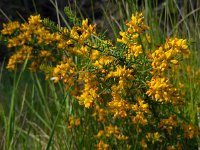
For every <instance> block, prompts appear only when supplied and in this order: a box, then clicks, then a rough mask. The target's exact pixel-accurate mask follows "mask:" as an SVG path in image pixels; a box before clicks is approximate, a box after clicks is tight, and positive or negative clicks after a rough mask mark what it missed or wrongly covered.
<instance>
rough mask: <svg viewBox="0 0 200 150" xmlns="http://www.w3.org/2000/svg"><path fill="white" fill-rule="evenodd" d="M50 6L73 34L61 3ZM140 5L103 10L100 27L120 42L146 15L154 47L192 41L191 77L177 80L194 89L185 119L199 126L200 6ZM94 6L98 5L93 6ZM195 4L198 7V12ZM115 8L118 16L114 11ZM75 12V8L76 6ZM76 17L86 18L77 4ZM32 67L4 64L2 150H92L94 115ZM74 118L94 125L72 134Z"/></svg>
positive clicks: (131, 1)
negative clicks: (133, 20)
mask: <svg viewBox="0 0 200 150" xmlns="http://www.w3.org/2000/svg"><path fill="white" fill-rule="evenodd" d="M50 2H51V3H52V5H53V6H54V7H55V9H56V14H57V20H58V22H57V24H58V26H59V27H60V26H61V23H60V22H64V23H65V25H66V26H67V27H69V28H70V23H69V22H68V20H67V19H66V18H65V15H63V14H62V13H61V12H60V10H59V9H58V6H57V2H56V1H55V2H54V1H52V0H50ZM138 2H139V1H135V0H128V1H125V0H122V1H117V0H116V1H114V0H113V1H109V2H107V4H106V5H103V4H102V5H101V8H102V13H103V17H102V20H100V23H101V26H102V27H103V28H101V29H100V31H102V32H104V33H103V35H105V36H106V35H108V36H109V37H111V38H113V39H114V38H117V37H118V32H119V31H120V30H121V29H122V30H124V29H125V25H124V22H125V21H126V20H127V18H130V17H131V14H132V13H134V12H136V11H143V12H144V15H145V18H146V20H145V21H146V23H147V24H148V25H149V26H150V28H151V29H152V30H151V32H150V35H151V37H152V38H153V39H152V45H160V44H161V43H162V42H163V41H164V40H165V38H166V37H167V36H178V37H179V36H180V37H184V38H187V39H189V42H190V47H191V50H192V55H191V57H192V59H190V60H189V61H187V62H186V64H187V65H188V66H190V70H188V72H186V71H187V66H183V69H182V70H183V72H182V75H181V78H177V81H182V82H183V83H185V85H186V86H187V89H188V91H187V95H186V97H187V99H189V101H188V106H187V107H186V109H185V110H184V113H185V115H189V116H190V117H191V118H192V120H191V121H192V122H193V123H194V124H195V125H196V126H198V123H199V120H198V118H197V113H198V112H197V110H198V105H199V104H200V101H199V99H200V86H198V85H199V84H195V83H197V82H200V78H199V77H198V76H196V75H195V74H196V71H198V70H199V68H200V59H199V58H200V57H199V48H200V42H199V41H200V26H199V21H200V7H198V6H200V5H199V1H198V0H196V1H192V0H188V1H187V0H184V1H183V5H180V4H179V3H178V2H177V1H175V0H166V1H164V2H163V3H162V4H158V1H157V0H156V1H154V2H152V1H148V0H145V1H142V2H141V4H140V6H139V4H138ZM91 3H92V4H94V2H93V1H91ZM193 4H196V5H195V6H196V7H194V6H193ZM113 6H115V9H116V10H113V9H111V8H112V7H113ZM34 7H35V5H34ZM69 7H71V8H72V6H71V3H70V2H69ZM35 9H37V8H35ZM73 9H74V6H73ZM74 11H75V12H76V13H77V14H78V16H84V14H83V13H82V10H81V8H79V1H75V10H74ZM94 12H95V6H93V5H92V8H91V13H93V14H94ZM92 16H93V18H90V20H91V22H92V21H93V22H95V16H94V15H92ZM97 26H98V24H97ZM106 28H107V29H109V30H106ZM78 62H79V60H77V63H78ZM26 64H27V61H26V62H25V63H24V65H23V66H21V69H20V70H18V71H16V72H10V71H8V70H6V69H5V64H4V63H1V68H0V137H1V138H0V149H6V150H9V149H47V150H48V149H59V150H60V149H83V148H84V149H92V148H91V147H92V145H94V144H93V143H95V141H94V139H93V136H94V135H93V133H94V132H97V131H98V125H95V123H94V122H90V120H91V116H89V115H88V113H91V112H90V110H87V109H85V108H83V107H82V106H80V105H79V104H78V103H77V102H76V101H73V100H72V99H73V98H72V97H70V95H69V93H68V91H66V90H65V87H64V86H63V85H62V83H58V84H54V83H53V81H51V80H47V81H46V80H45V77H44V75H43V74H42V73H40V72H37V73H32V72H30V71H27V70H26V69H25V68H26ZM188 79H189V80H188ZM72 106H73V108H72ZM74 106H76V107H74ZM74 108H76V109H74ZM71 115H74V116H77V117H78V116H79V117H80V118H84V122H85V123H88V124H89V125H88V124H83V125H82V126H81V127H77V128H76V129H71V131H70V130H68V129H67V121H68V120H67V119H68V118H69V116H71ZM87 126H89V127H91V128H87ZM84 127H85V128H84ZM90 131H91V132H90ZM86 133H87V135H86ZM88 133H89V134H90V133H91V135H88ZM133 142H134V141H133ZM118 148H119V149H120V148H121V147H120V146H119V147H118ZM132 148H133V149H134V147H132ZM135 149H137V148H135ZM163 149H164V148H163Z"/></svg>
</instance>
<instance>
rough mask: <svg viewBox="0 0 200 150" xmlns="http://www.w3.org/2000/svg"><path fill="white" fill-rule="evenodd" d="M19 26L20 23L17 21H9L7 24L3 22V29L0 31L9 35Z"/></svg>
mask: <svg viewBox="0 0 200 150" xmlns="http://www.w3.org/2000/svg"><path fill="white" fill-rule="evenodd" d="M19 28H20V23H19V22H17V21H14V22H9V23H8V24H3V29H2V30H1V33H2V34H3V35H11V34H13V32H14V31H15V30H17V29H19Z"/></svg>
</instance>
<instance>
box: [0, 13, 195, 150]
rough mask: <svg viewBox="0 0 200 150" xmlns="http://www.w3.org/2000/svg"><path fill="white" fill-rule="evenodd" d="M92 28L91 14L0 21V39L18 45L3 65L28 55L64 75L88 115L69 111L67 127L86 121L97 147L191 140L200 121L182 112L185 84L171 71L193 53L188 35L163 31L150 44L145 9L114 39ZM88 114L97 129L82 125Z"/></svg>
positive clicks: (51, 73) (59, 77)
mask: <svg viewBox="0 0 200 150" xmlns="http://www.w3.org/2000/svg"><path fill="white" fill-rule="evenodd" d="M95 28H96V25H89V24H88V19H86V20H83V21H82V23H80V24H78V23H77V24H76V25H74V26H73V27H72V28H71V29H67V28H66V27H61V28H58V27H57V26H56V25H54V24H53V23H52V22H50V21H49V20H47V19H44V20H42V19H41V17H40V16H39V15H37V16H30V18H29V19H28V22H26V23H19V22H10V23H8V24H4V25H3V29H2V30H1V41H3V42H4V43H5V44H7V47H8V48H13V49H15V51H14V52H13V53H12V55H11V56H10V58H9V61H8V64H7V69H10V70H16V69H17V66H18V65H19V64H21V63H23V62H24V61H25V60H27V59H28V60H29V61H28V68H29V69H31V70H32V71H37V70H42V71H43V72H44V73H45V75H46V79H52V80H53V81H54V82H55V83H57V82H62V83H63V86H65V88H66V90H67V91H68V92H69V93H70V96H71V100H72V101H76V102H78V103H79V104H80V105H81V106H82V107H85V109H84V111H85V113H86V114H87V116H90V120H87V119H84V116H83V115H82V116H70V117H69V121H68V130H70V132H73V128H76V129H77V128H78V127H82V128H85V129H86V130H85V131H84V132H86V133H85V134H86V136H87V134H88V136H89V135H91V134H92V135H93V136H92V137H90V139H91V143H92V146H93V147H94V148H96V149H116V148H121V149H168V150H173V149H183V148H185V147H186V148H187V147H188V148H190V149H191V148H195V147H196V146H197V136H198V129H197V127H195V126H194V125H193V124H192V123H191V121H190V118H188V117H186V116H184V115H183V111H184V107H185V106H186V105H187V99H186V98H185V92H183V91H184V86H182V84H181V83H180V84H179V85H177V84H175V79H176V78H175V77H174V78H173V76H172V74H174V70H176V68H178V67H179V65H181V64H182V60H183V59H184V58H187V57H188V56H189V54H190V51H189V49H188V45H187V41H186V40H185V39H179V38H177V37H174V38H168V39H166V42H165V43H164V44H163V45H160V46H159V47H157V48H154V47H155V46H154V45H152V43H151V38H150V36H149V35H148V30H149V27H148V26H147V25H145V23H144V17H143V14H142V13H136V14H135V15H132V17H131V20H130V21H128V22H126V30H125V31H120V32H119V35H120V37H119V38H117V39H116V41H114V42H112V41H111V40H106V39H104V38H103V37H102V36H101V35H100V34H98V33H96V31H95ZM72 107H73V106H72ZM73 109H77V108H76V107H75V106H74V108H73ZM79 117H80V118H79ZM81 117H82V118H81ZM76 118H77V119H76ZM86 121H90V122H93V123H92V124H93V128H95V129H94V130H87V129H88V128H90V127H91V126H92V125H91V123H87V122H86ZM82 125H83V126H82ZM87 131H88V132H92V131H93V132H92V133H88V132H87ZM76 133H77V132H76ZM77 134H81V133H77Z"/></svg>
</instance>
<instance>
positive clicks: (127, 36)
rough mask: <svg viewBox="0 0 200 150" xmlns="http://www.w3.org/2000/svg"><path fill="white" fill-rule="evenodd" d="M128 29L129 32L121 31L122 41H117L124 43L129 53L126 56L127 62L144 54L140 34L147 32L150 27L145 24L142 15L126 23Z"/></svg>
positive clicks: (133, 17) (134, 16) (133, 16)
mask: <svg viewBox="0 0 200 150" xmlns="http://www.w3.org/2000/svg"><path fill="white" fill-rule="evenodd" d="M126 26H127V27H128V29H127V32H122V31H120V33H119V34H120V35H121V36H122V39H117V41H118V42H120V43H124V44H125V45H126V47H127V51H125V52H124V55H125V57H126V59H127V60H130V59H134V58H135V57H137V56H139V55H140V54H141V53H143V49H142V45H141V43H139V42H138V40H139V39H138V38H139V34H141V33H142V32H144V31H145V30H147V29H148V28H149V27H148V26H146V25H145V24H144V16H143V14H142V13H140V14H139V13H136V15H132V17H131V21H130V22H127V23H126Z"/></svg>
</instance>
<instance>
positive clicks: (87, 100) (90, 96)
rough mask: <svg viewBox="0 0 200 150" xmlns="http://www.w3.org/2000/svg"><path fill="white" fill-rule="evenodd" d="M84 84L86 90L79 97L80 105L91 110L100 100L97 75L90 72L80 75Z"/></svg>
mask: <svg viewBox="0 0 200 150" xmlns="http://www.w3.org/2000/svg"><path fill="white" fill-rule="evenodd" d="M78 80H80V81H83V82H84V88H83V89H82V90H81V95H80V96H77V97H76V98H77V100H78V101H79V104H80V105H84V106H85V107H86V108H89V107H91V106H93V105H94V101H95V100H97V99H98V97H99V95H98V82H97V81H96V77H95V75H93V74H91V73H90V72H82V73H80V76H79V79H78Z"/></svg>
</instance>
